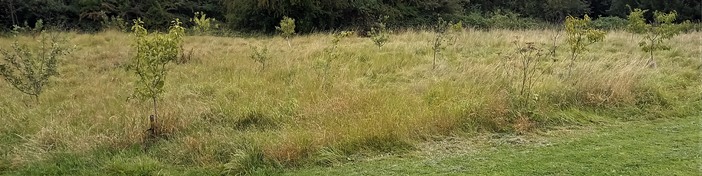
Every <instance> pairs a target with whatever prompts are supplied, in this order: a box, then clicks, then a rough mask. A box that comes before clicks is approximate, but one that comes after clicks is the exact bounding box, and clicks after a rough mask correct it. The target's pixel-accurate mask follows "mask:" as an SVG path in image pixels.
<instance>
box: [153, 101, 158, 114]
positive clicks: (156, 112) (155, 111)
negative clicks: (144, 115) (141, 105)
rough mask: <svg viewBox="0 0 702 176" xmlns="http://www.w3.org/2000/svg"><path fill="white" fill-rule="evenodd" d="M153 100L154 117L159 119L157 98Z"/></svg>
mask: <svg viewBox="0 0 702 176" xmlns="http://www.w3.org/2000/svg"><path fill="white" fill-rule="evenodd" d="M152 100H153V103H154V117H158V110H157V109H156V108H157V106H156V105H157V103H156V97H153V98H152Z"/></svg>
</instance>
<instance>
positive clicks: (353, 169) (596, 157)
mask: <svg viewBox="0 0 702 176" xmlns="http://www.w3.org/2000/svg"><path fill="white" fill-rule="evenodd" d="M497 136H498V137H495V138H491V139H482V140H479V142H478V143H479V144H480V143H482V144H480V145H476V144H475V143H451V144H449V145H447V146H442V147H445V148H447V149H446V150H450V151H449V152H443V153H442V152H441V151H429V152H413V153H410V154H402V155H395V156H391V157H384V158H379V159H371V160H369V161H361V162H354V163H349V164H343V165H340V166H336V167H315V168H305V169H299V170H289V171H290V172H287V173H286V174H285V175H699V174H700V172H701V171H702V170H701V169H702V168H700V166H702V151H701V149H702V148H701V147H702V141H701V140H702V118H701V116H690V117H684V118H672V119H659V120H651V121H629V122H612V123H611V124H607V125H602V126H599V125H593V126H588V127H576V129H560V130H554V131H548V132H545V133H544V134H541V135H537V136H511V135H507V136H502V137H499V135H497ZM441 144H442V143H441V142H436V143H434V144H433V145H441ZM465 144H469V145H470V144H472V145H470V146H468V147H467V148H471V149H470V150H469V151H467V152H463V153H461V151H464V150H466V149H463V150H457V149H460V148H461V147H466V146H453V145H465ZM451 149H453V150H451ZM454 152H455V153H454Z"/></svg>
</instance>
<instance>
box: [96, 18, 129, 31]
mask: <svg viewBox="0 0 702 176" xmlns="http://www.w3.org/2000/svg"><path fill="white" fill-rule="evenodd" d="M100 24H101V25H102V29H103V30H115V31H121V32H127V25H128V24H127V21H125V20H124V19H123V18H121V17H116V16H112V17H109V18H105V20H103V21H102V22H100Z"/></svg>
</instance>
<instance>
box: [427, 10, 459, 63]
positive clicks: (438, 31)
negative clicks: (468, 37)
mask: <svg viewBox="0 0 702 176" xmlns="http://www.w3.org/2000/svg"><path fill="white" fill-rule="evenodd" d="M462 29H463V23H461V22H458V23H450V22H448V21H444V19H443V18H441V17H439V20H438V22H437V24H436V26H434V33H435V35H434V40H432V51H433V52H434V61H433V63H432V69H436V60H437V57H438V56H439V55H440V54H441V51H443V50H444V49H446V45H448V44H449V43H454V42H456V36H454V35H453V34H455V33H458V32H460V30H462Z"/></svg>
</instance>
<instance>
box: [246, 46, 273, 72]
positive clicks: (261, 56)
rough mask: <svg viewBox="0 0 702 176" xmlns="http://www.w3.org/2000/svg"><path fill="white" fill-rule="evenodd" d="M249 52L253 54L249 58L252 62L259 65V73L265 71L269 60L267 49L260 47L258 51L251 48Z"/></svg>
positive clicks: (255, 48) (253, 47)
mask: <svg viewBox="0 0 702 176" xmlns="http://www.w3.org/2000/svg"><path fill="white" fill-rule="evenodd" d="M251 50H252V51H253V53H251V55H250V56H249V57H250V58H251V59H252V60H254V61H256V62H258V63H259V64H261V71H263V70H265V69H266V66H267V62H268V60H270V56H269V55H268V47H262V48H261V49H259V48H258V47H256V46H251Z"/></svg>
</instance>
